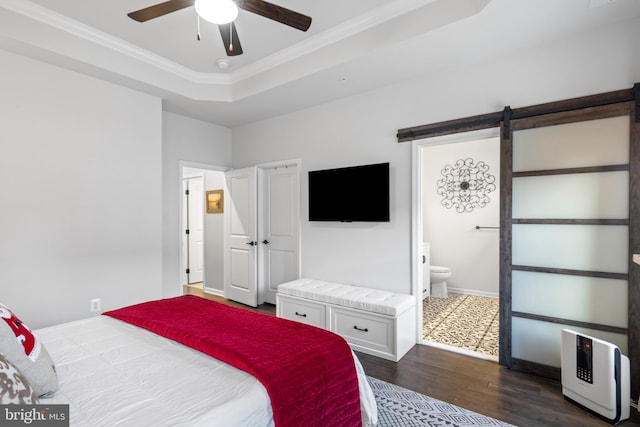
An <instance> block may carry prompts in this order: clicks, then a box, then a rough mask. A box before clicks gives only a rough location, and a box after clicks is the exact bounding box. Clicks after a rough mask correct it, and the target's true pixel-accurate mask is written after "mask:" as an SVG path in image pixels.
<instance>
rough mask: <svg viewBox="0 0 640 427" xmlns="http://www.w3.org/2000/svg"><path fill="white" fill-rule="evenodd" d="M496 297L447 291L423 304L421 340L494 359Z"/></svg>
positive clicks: (496, 349)
mask: <svg viewBox="0 0 640 427" xmlns="http://www.w3.org/2000/svg"><path fill="white" fill-rule="evenodd" d="M498 329H499V302H498V299H497V298H488V297H480V296H475V295H466V294H458V293H454V292H449V296H448V297H447V298H431V299H430V300H425V301H424V302H423V338H424V339H425V340H426V341H432V342H436V343H440V344H447V345H451V346H455V347H458V348H463V349H466V350H471V351H475V352H478V353H482V354H485V355H487V356H492V357H497V356H498Z"/></svg>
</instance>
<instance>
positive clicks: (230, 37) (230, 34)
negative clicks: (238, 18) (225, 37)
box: [229, 21, 233, 52]
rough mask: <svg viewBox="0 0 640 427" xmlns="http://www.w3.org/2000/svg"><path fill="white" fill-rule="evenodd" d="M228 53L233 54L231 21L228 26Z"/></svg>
mask: <svg viewBox="0 0 640 427" xmlns="http://www.w3.org/2000/svg"><path fill="white" fill-rule="evenodd" d="M229 52H233V21H232V22H231V24H229Z"/></svg>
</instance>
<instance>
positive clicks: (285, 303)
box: [276, 295, 327, 329]
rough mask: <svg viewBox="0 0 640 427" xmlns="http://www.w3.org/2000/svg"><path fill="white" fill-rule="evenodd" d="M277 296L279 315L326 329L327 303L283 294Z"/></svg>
mask: <svg viewBox="0 0 640 427" xmlns="http://www.w3.org/2000/svg"><path fill="white" fill-rule="evenodd" d="M276 298H277V301H276V302H277V304H276V307H277V314H278V317H282V318H285V319H289V320H295V321H297V322H301V323H306V324H307V325H311V326H317V327H318V328H323V329H326V325H327V320H326V319H327V306H326V305H325V304H323V303H315V302H313V301H309V300H302V299H298V298H292V297H288V296H282V295H278V296H277V297H276Z"/></svg>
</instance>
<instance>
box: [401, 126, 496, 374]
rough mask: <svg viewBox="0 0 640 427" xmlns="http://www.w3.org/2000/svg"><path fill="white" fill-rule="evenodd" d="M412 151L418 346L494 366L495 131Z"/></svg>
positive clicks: (429, 141) (451, 138) (430, 143)
mask: <svg viewBox="0 0 640 427" xmlns="http://www.w3.org/2000/svg"><path fill="white" fill-rule="evenodd" d="M414 144H415V149H414V157H415V158H414V166H415V167H416V172H417V173H415V174H414V177H413V179H414V188H416V189H419V190H417V191H416V193H415V194H414V196H415V198H414V204H415V206H414V214H415V215H416V218H415V221H416V227H415V229H416V235H415V240H416V245H417V246H418V253H419V254H421V255H422V256H421V257H420V258H421V259H422V261H423V263H422V265H421V266H418V268H419V269H420V270H421V271H420V273H422V274H421V278H420V283H421V288H422V289H420V290H421V291H422V292H419V293H418V294H417V295H421V296H422V297H421V298H420V297H418V299H419V301H418V304H417V305H418V316H417V318H418V322H419V324H418V330H419V331H420V333H419V336H418V342H420V343H422V344H426V345H431V346H436V347H440V348H445V349H447V350H451V351H455V352H458V353H464V354H468V355H471V356H474V357H479V358H484V359H488V360H493V361H496V362H497V361H498V349H499V236H500V233H499V223H500V193H499V182H500V176H499V174H500V140H499V137H498V136H497V130H496V131H491V132H489V131H483V132H471V133H465V134H459V135H451V136H448V137H447V138H442V137H440V138H431V139H425V140H422V141H420V142H416V143H414Z"/></svg>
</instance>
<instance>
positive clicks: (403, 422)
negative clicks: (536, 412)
mask: <svg viewBox="0 0 640 427" xmlns="http://www.w3.org/2000/svg"><path fill="white" fill-rule="evenodd" d="M367 379H368V381H369V384H370V385H371V388H372V390H373V394H374V396H375V398H376V403H377V405H378V427H418V426H429V427H432V426H433V427H436V426H437V427H439V426H448V427H458V426H461V427H462V426H512V424H508V423H505V422H502V421H500V420H496V419H494V418H490V417H485V416H484V415H480V414H478V413H476V412H472V411H468V410H466V409H464V408H460V407H459V406H455V405H452V404H450V403H446V402H443V401H441V400H437V399H434V398H431V397H429V396H425V395H424V394H420V393H416V392H413V391H411V390H407V389H406V388H402V387H399V386H397V385H395V384H390V383H388V382H385V381H381V380H379V379H376V378H373V377H367Z"/></svg>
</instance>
